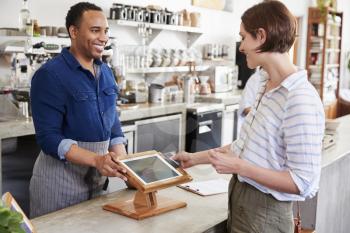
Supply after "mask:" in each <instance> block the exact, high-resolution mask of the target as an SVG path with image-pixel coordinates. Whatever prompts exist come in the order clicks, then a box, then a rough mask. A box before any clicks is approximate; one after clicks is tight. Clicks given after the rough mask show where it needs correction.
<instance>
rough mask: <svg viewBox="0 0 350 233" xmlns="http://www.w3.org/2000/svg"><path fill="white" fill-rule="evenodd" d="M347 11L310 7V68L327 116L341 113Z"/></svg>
mask: <svg viewBox="0 0 350 233" xmlns="http://www.w3.org/2000/svg"><path fill="white" fill-rule="evenodd" d="M342 24H343V13H341V12H335V11H333V10H331V9H330V8H325V9H324V11H321V10H320V9H318V8H309V16H308V32H307V51H306V69H307V71H308V77H309V80H310V82H311V83H312V84H313V85H314V86H315V88H316V90H317V91H318V93H319V94H320V97H321V100H322V102H323V104H324V106H325V112H326V117H327V118H335V117H336V116H337V100H338V96H339V74H340V54H341V36H342Z"/></svg>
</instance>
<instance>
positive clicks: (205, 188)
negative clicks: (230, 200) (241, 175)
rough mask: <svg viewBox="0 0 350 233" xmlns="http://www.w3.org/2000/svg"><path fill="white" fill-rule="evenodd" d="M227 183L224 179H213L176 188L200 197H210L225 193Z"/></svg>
mask: <svg viewBox="0 0 350 233" xmlns="http://www.w3.org/2000/svg"><path fill="white" fill-rule="evenodd" d="M228 185H229V181H228V180H225V179H213V180H206V181H197V182H189V183H185V184H180V185H178V186H177V187H179V188H182V189H185V190H187V191H190V192H193V193H195V194H198V195H201V196H210V195H215V194H220V193H227V191H228Z"/></svg>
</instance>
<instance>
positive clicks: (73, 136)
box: [30, 48, 126, 160]
mask: <svg viewBox="0 0 350 233" xmlns="http://www.w3.org/2000/svg"><path fill="white" fill-rule="evenodd" d="M94 65H95V67H96V71H97V72H96V74H97V75H96V78H95V77H94V76H93V75H92V73H91V72H90V71H89V70H87V69H85V68H83V67H82V66H81V65H80V63H79V62H78V61H77V60H76V59H75V57H74V56H73V55H72V54H71V53H70V52H69V50H68V48H64V49H62V52H61V54H59V55H57V56H56V57H55V58H53V59H51V60H50V61H48V62H47V63H45V64H44V65H43V66H42V67H40V69H39V70H37V71H36V72H35V74H34V76H33V79H32V85H31V91H30V95H31V105H32V116H33V121H34V126H35V132H36V138H37V142H38V144H39V145H40V147H41V149H42V150H43V151H44V152H45V153H46V154H49V155H51V156H53V157H55V158H57V159H60V160H65V154H66V153H67V152H68V150H69V149H70V147H71V145H72V144H77V141H83V142H100V141H106V140H109V139H110V145H115V144H121V143H125V141H126V140H125V138H124V135H123V133H122V131H121V125H120V121H119V118H118V114H117V113H116V98H117V90H118V89H117V86H116V84H115V81H114V78H113V74H112V71H111V70H110V68H109V67H108V66H107V65H106V64H104V63H102V62H101V61H100V60H95V61H94Z"/></svg>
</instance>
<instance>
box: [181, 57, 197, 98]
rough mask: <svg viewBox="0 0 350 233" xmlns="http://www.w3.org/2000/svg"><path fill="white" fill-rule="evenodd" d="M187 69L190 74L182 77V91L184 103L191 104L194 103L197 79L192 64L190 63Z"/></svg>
mask: <svg viewBox="0 0 350 233" xmlns="http://www.w3.org/2000/svg"><path fill="white" fill-rule="evenodd" d="M189 69H190V72H189V73H188V74H187V75H185V76H184V77H183V90H184V100H185V103H187V104H192V103H193V102H194V94H195V80H196V79H197V76H196V74H195V69H196V68H195V65H194V63H193V62H190V66H189Z"/></svg>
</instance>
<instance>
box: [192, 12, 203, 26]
mask: <svg viewBox="0 0 350 233" xmlns="http://www.w3.org/2000/svg"><path fill="white" fill-rule="evenodd" d="M190 18H191V27H200V25H201V22H200V19H201V14H200V13H199V12H191V13H190Z"/></svg>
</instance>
